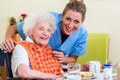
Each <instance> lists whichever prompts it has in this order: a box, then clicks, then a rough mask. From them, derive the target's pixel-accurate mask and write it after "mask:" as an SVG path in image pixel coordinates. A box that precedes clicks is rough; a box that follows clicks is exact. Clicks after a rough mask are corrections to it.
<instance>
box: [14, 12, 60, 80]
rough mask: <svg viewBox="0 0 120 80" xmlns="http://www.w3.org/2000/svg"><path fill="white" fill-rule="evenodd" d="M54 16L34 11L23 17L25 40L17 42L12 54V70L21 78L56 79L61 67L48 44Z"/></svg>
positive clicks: (53, 28)
mask: <svg viewBox="0 0 120 80" xmlns="http://www.w3.org/2000/svg"><path fill="white" fill-rule="evenodd" d="M55 23H56V21H55V18H54V17H53V16H52V15H51V14H49V13H34V14H31V15H29V16H28V17H27V18H26V19H25V24H24V27H23V31H24V33H25V35H26V36H27V38H26V40H25V41H22V42H20V43H18V44H17V46H16V47H15V49H14V51H13V54H12V71H13V75H14V76H15V77H16V76H18V77H21V78H23V79H56V78H58V77H60V76H62V67H61V65H60V63H59V62H58V61H57V59H56V58H55V57H54V56H53V55H52V49H51V48H50V46H49V45H48V41H49V39H50V36H51V34H52V33H53V32H54V31H55V29H56V27H55V25H56V24H55Z"/></svg>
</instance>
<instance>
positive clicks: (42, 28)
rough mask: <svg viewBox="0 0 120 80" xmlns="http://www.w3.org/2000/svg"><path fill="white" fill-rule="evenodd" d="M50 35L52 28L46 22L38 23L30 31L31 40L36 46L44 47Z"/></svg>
mask: <svg viewBox="0 0 120 80" xmlns="http://www.w3.org/2000/svg"><path fill="white" fill-rule="evenodd" d="M51 34H52V28H51V27H50V24H49V23H47V22H38V23H36V25H35V27H34V28H33V29H32V39H33V41H34V42H35V43H37V44H38V45H46V44H48V41H49V39H50V36H51Z"/></svg>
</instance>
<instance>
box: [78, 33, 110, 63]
mask: <svg viewBox="0 0 120 80" xmlns="http://www.w3.org/2000/svg"><path fill="white" fill-rule="evenodd" d="M108 43H109V34H108V33H89V34H88V45H87V49H86V54H85V55H83V56H79V57H78V59H77V63H80V64H84V63H87V62H89V61H93V60H97V61H100V62H101V64H105V63H106V62H107V60H108V48H109V47H108V46H109V45H108Z"/></svg>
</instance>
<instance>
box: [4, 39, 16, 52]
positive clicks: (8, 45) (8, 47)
mask: <svg viewBox="0 0 120 80" xmlns="http://www.w3.org/2000/svg"><path fill="white" fill-rule="evenodd" d="M15 45H16V42H15V41H14V40H13V39H11V38H8V39H6V40H5V41H3V42H2V48H3V50H5V51H7V52H11V51H12V50H13V49H14V47H15Z"/></svg>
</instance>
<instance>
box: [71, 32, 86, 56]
mask: <svg viewBox="0 0 120 80" xmlns="http://www.w3.org/2000/svg"><path fill="white" fill-rule="evenodd" d="M81 36H82V37H81V38H80V39H79V40H78V41H77V43H76V45H75V46H74V49H73V51H72V54H73V55H75V56H82V55H84V54H85V53H86V48H87V41H88V33H87V32H85V33H84V34H82V35H81Z"/></svg>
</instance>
